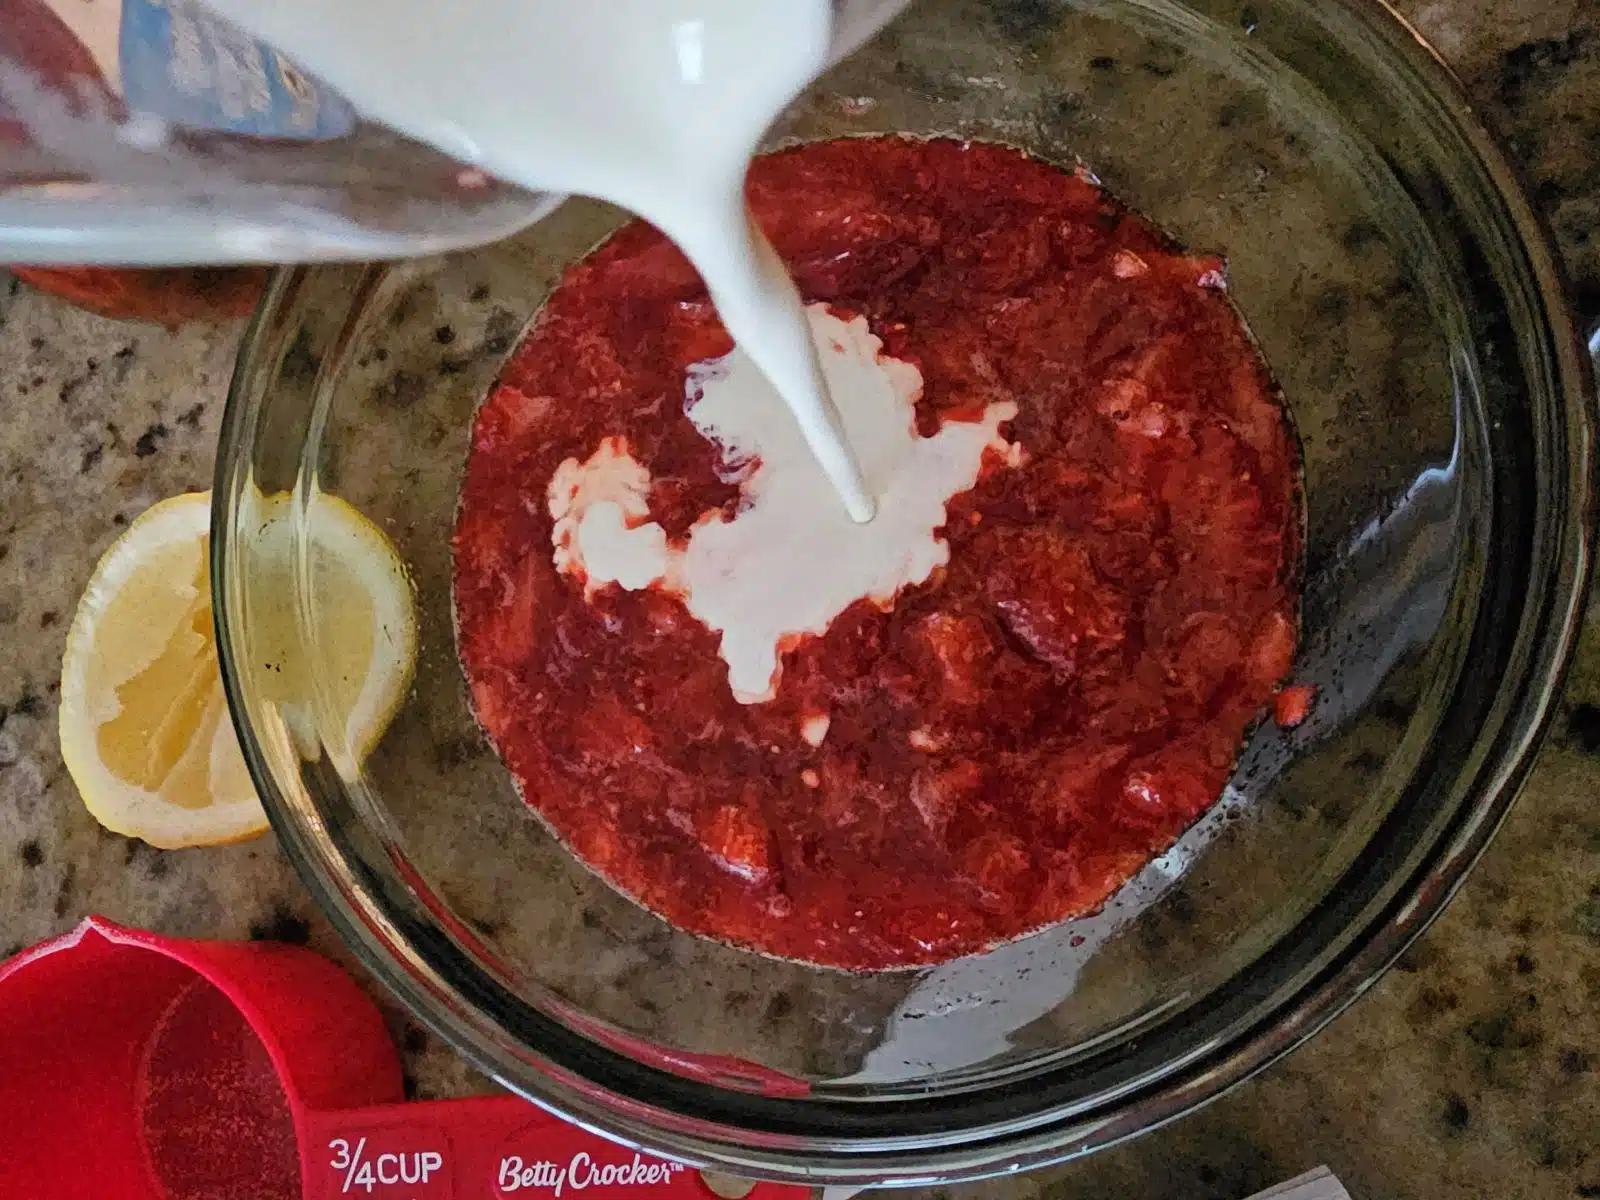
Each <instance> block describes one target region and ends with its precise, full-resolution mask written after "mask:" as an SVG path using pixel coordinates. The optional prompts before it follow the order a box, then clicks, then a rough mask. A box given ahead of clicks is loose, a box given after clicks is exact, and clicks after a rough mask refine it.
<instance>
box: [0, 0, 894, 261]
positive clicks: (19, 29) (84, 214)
mask: <svg viewBox="0 0 1600 1200" xmlns="http://www.w3.org/2000/svg"><path fill="white" fill-rule="evenodd" d="M832 4H833V10H834V19H833V49H832V59H833V60H834V61H837V60H838V59H840V58H843V57H845V56H846V55H848V54H849V53H851V52H852V51H853V50H855V49H856V48H857V47H858V46H859V45H861V44H862V43H863V42H865V41H866V40H867V39H868V38H869V37H871V36H872V34H874V33H876V32H877V30H878V29H879V28H880V27H881V26H882V25H883V24H884V23H886V22H887V21H888V20H889V18H890V17H891V16H893V15H894V14H895V13H896V12H898V11H899V10H900V9H901V8H902V7H903V6H904V4H905V0H832ZM600 7H601V9H602V11H599V12H597V13H596V19H597V20H600V19H604V12H603V6H600ZM464 19H467V18H466V17H464ZM551 119H559V117H556V116H552V118H551ZM561 200H562V197H560V196H556V195H549V194H545V193H538V192H530V191H527V190H525V189H523V188H519V187H515V186H513V185H511V184H506V183H502V182H500V181H498V180H495V179H492V178H490V177H488V176H486V175H485V174H484V173H483V172H482V171H479V170H476V169H475V168H473V167H472V166H471V165H470V164H464V163H461V162H457V161H455V160H454V159H452V158H450V157H448V156H447V155H445V154H442V153H440V152H439V151H437V150H434V149H432V148H431V147H429V146H426V145H423V144H422V143H420V142H417V141H413V140H411V139H409V138H405V137H401V136H400V135H398V134H396V133H393V132H392V131H390V130H389V129H387V128H385V127H384V126H382V125H379V124H377V123H375V122H372V121H367V120H364V119H363V118H362V116H361V114H360V113H359V112H357V111H356V109H355V108H354V107H353V106H352V105H351V104H350V103H348V102H347V101H346V100H345V99H344V98H343V97H342V96H340V95H339V93H338V92H337V91H335V90H334V89H333V88H331V87H329V86H328V85H327V84H326V83H324V82H323V81H321V80H319V79H316V78H314V77H313V76H311V75H310V74H309V73H308V72H306V71H303V70H301V69H300V68H298V67H297V66H296V65H295V64H294V63H293V62H292V61H290V60H289V59H288V58H286V57H285V56H284V55H282V54H280V53H279V52H278V51H277V50H275V49H274V48H273V47H272V46H270V45H268V44H266V43H265V42H262V41H260V40H259V39H257V38H253V37H251V36H250V35H248V34H246V33H244V32H243V31H241V30H240V29H239V28H237V27H236V26H235V25H233V24H230V23H229V22H228V21H226V20H224V19H222V18H221V17H219V16H217V15H216V14H214V13H213V12H211V11H210V10H209V9H207V8H206V6H205V5H203V4H201V3H199V0H0V263H5V262H15V263H29V264H40V265H52V264H96V265H106V266H188V265H212V266H220V265H225V264H234V263H272V262H323V261H352V260H361V259H388V258H404V257H413V256H420V255H427V254H436V253H441V252H444V251H447V250H453V249H460V248H464V247H469V246H476V245H485V244H487V243H490V242H493V241H496V240H498V239H500V238H502V237H505V236H507V235H509V234H511V233H514V232H515V231H517V230H519V229H522V228H525V227H526V226H528V225H531V224H532V223H533V222H535V221H537V220H538V219H539V218H541V217H542V216H544V215H545V214H546V213H548V212H550V211H551V210H552V209H553V208H554V207H555V206H556V205H557V204H559V203H560V202H561Z"/></svg>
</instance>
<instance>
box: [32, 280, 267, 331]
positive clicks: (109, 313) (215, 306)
mask: <svg viewBox="0 0 1600 1200" xmlns="http://www.w3.org/2000/svg"><path fill="white" fill-rule="evenodd" d="M8 269H9V270H10V271H11V273H12V274H13V275H15V276H16V277H17V278H18V279H21V280H22V281H24V282H25V283H28V284H30V285H32V286H33V287H36V288H38V289H39V290H40V291H42V292H49V293H50V294H51V295H52V296H57V297H59V298H60V299H62V300H65V301H67V302H68V303H69V304H75V305H77V306H78V307H79V308H82V309H87V310H88V311H89V312H92V313H98V314H99V315H100V316H102V317H112V318H115V319H116V320H119V321H149V322H151V323H152V324H156V325H166V326H174V325H184V324H187V323H189V322H191V321H234V320H238V319H239V318H241V317H248V316H249V315H250V314H251V313H252V312H253V311H254V310H255V306H256V302H257V301H259V300H260V299H261V293H262V292H263V291H264V290H265V289H266V286H267V278H268V276H269V275H270V274H271V272H270V271H269V270H268V269H267V268H266V267H166V268H161V269H154V270H144V269H139V270H134V269H130V268H124V267H17V266H13V267H10V268H8Z"/></svg>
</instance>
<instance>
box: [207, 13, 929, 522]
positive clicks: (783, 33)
mask: <svg viewBox="0 0 1600 1200" xmlns="http://www.w3.org/2000/svg"><path fill="white" fill-rule="evenodd" d="M904 2H905V0H850V2H849V3H847V4H845V5H843V6H842V7H841V9H840V18H839V20H840V27H839V28H835V14H834V9H833V6H832V5H831V4H830V3H829V0H452V2H451V3H440V2H439V0H207V3H208V4H210V6H211V7H213V8H215V9H217V10H218V11H220V12H221V13H222V14H223V15H224V16H226V17H228V18H229V19H230V20H232V21H234V22H235V23H236V24H238V25H240V26H242V27H243V28H245V29H246V30H248V31H249V32H251V33H253V34H255V35H256V36H257V37H261V38H264V39H265V40H266V41H268V42H270V43H271V44H272V45H273V46H275V47H277V48H278V49H280V50H283V51H286V52H287V53H289V54H290V55H292V56H293V57H295V58H296V59H297V60H298V61H299V62H300V63H301V64H302V65H304V66H305V67H307V68H308V69H310V70H311V71H312V72H314V73H316V74H318V75H320V76H322V77H323V78H324V79H326V80H327V81H328V82H329V83H331V84H332V85H333V86H334V87H335V88H336V89H338V90H339V91H341V92H343V93H344V95H345V96H346V97H347V98H348V99H350V100H351V101H352V102H353V103H354V104H355V105H356V106H357V107H358V108H359V109H361V110H362V112H363V113H365V114H366V115H367V116H369V117H372V118H374V119H376V120H378V121H381V122H383V123H384V124H386V125H389V126H391V127H393V128H395V129H397V130H399V131H401V132H402V133H405V134H408V135H410V136H412V137H414V138H417V139H418V140H420V141H423V142H427V143H429V144H431V145H433V146H435V147H437V148H438V149H440V150H442V151H444V152H445V153H447V154H450V155H452V156H454V157H455V158H458V159H460V160H461V161H462V162H466V163H471V164H472V165H474V166H477V167H481V168H482V169H483V170H485V171H488V172H489V173H491V174H493V175H497V176H499V177H501V178H503V179H508V180H511V181H513V182H515V183H519V184H522V185H524V186H526V187H529V188H532V189H543V190H546V191H553V192H572V193H577V194H581V195H585V196H595V197H599V198H601V199H604V200H609V201H612V202H613V203H616V204H619V205H621V206H623V207H624V208H627V209H630V210H631V211H633V212H635V213H637V214H639V215H640V216H642V217H644V218H645V219H646V220H648V221H650V222H651V223H652V224H654V225H656V226H657V227H658V228H660V229H661V230H662V231H663V232H664V233H666V234H667V236H669V237H670V238H672V239H673V241H675V242H676V243H677V244H678V245H679V247H681V248H682V250H683V251H684V253H685V254H687V255H688V256H689V258H690V259H691V260H692V261H693V262H694V264H695V266H696V267H697V268H699V270H700V273H701V275H702V277H703V278H704V279H705V281H706V285H707V287H708V288H709V289H710V292H711V297H712V300H713V301H714V302H715V303H716V306H717V312H718V313H719V314H720V316H721V317H722V320H723V323H724V324H725V325H726V326H727V328H728V331H729V332H730V333H731V334H732V335H733V337H734V340H735V341H736V342H737V343H738V344H739V346H740V347H741V349H742V350H743V351H744V352H745V353H746V354H747V355H748V356H749V358H750V359H751V360H752V361H753V362H754V363H755V364H756V365H757V366H758V367H759V368H760V369H761V371H763V372H764V373H765V374H766V375H767V376H768V378H770V379H771V380H772V382H773V384H774V385H775V386H776V387H777V389H778V392H779V393H780V394H781V395H782V396H783V398H784V400H785V402H786V403H787V404H788V405H789V406H790V407H791V408H792V409H793V410H794V413H795V417H796V419H797V420H798V422H799V427H800V429H801V431H802V432H803V435H804V438H805V443H806V444H807V445H808V446H809V447H810V449H811V452H812V453H813V454H814V455H815V456H816V457H817V460H818V461H819V463H820V464H821V465H822V468H823V470H824V471H825V473H826V475H827V477H828V478H829V479H830V480H832V483H833V486H834V490H836V491H837V492H838V494H839V496H840V497H841V498H842V499H843V501H844V504H845V507H846V508H847V509H848V511H849V512H850V514H851V516H852V517H854V519H855V520H857V521H867V520H870V519H871V516H872V512H873V504H874V499H873V496H872V495H871V493H870V490H869V488H868V487H867V485H866V483H865V482H864V480H863V478H862V473H861V469H860V466H859V464H858V463H857V462H856V460H855V457H854V456H853V455H852V453H851V450H850V448H849V445H848V443H847V442H846V440H845V438H844V437H843V434H842V428H841V425H840V420H839V414H838V411H837V409H836V408H835V407H834V405H833V403H832V402H831V400H830V399H829V397H828V393H827V389H826V386H825V383H824V380H823V377H822V375H821V373H820V370H819V367H818V363H817V358H816V353H815V350H814V348H813V346H812V344H811V341H810V339H809V338H808V337H807V336H806V323H805V321H804V319H803V318H802V315H801V306H800V298H799V296H798V294H797V293H796V291H795V287H794V283H793V282H792V281H791V280H790V278H789V276H788V273H787V272H786V271H785V270H784V268H783V265H782V263H781V262H780V261H779V260H778V258H777V256H776V254H775V253H774V252H773V250H772V247H771V245H770V244H769V243H768V242H767V240H766V238H765V237H764V236H762V234H761V232H760V230H759V229H756V228H755V227H754V225H753V224H752V223H751V221H750V220H749V217H748V214H747V211H746V208H745V202H744V176H745V171H746V168H747V167H748V165H749V161H750V156H751V154H752V153H754V151H755V149H756V146H757V145H758V144H759V142H760V140H761V138H762V136H763V134H764V133H765V132H766V130H767V128H768V126H770V125H771V124H772V122H773V121H774V120H775V119H776V118H777V116H778V114H779V113H781V112H782V111H783V109H784V108H785V107H786V106H787V105H788V104H789V102H790V101H791V100H793V99H794V97H795V96H796V95H798V94H799V93H800V91H801V90H802V89H804V88H805V86H806V85H807V84H809V83H810V82H811V80H813V79H815V78H816V77H817V75H819V74H820V73H821V72H822V70H823V68H824V67H825V66H827V64H828V61H829V57H830V53H831V52H844V51H847V50H848V49H850V48H852V43H859V42H860V41H861V40H864V38H865V37H866V36H867V35H868V34H870V33H871V32H872V31H873V30H875V29H876V27H877V26H878V25H880V24H882V22H883V21H884V20H886V19H887V16H888V15H889V14H891V13H893V12H894V11H897V10H898V9H899V8H900V7H902V6H903V4H904Z"/></svg>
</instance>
